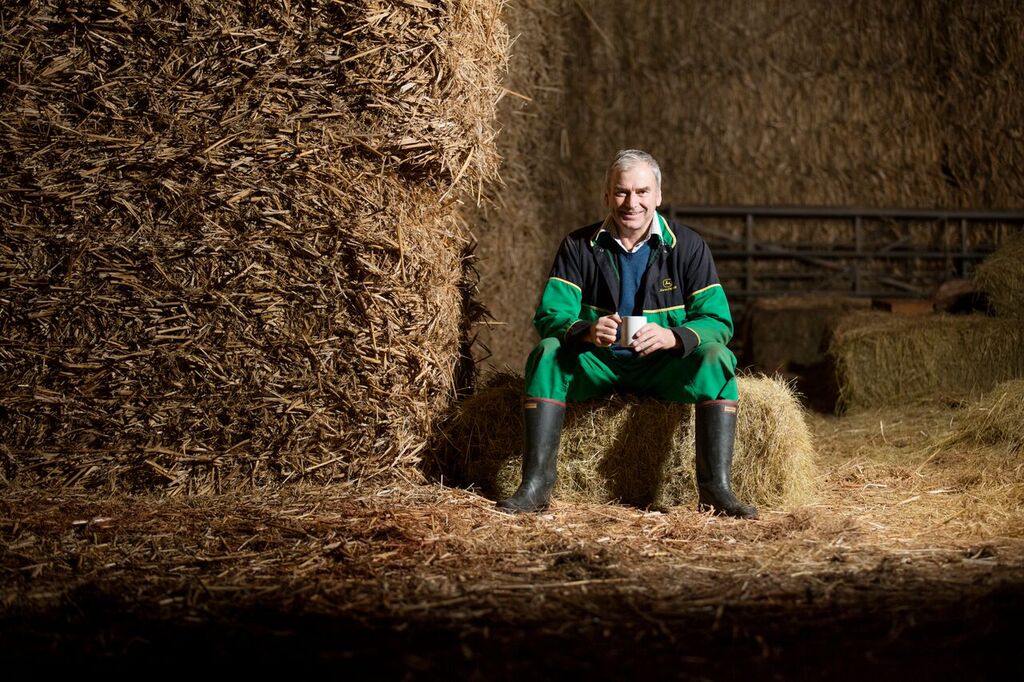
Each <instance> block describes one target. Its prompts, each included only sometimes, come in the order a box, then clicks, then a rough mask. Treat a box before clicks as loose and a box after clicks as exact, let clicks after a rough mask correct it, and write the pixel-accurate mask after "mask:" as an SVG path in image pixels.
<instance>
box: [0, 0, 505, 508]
mask: <svg viewBox="0 0 1024 682" xmlns="http://www.w3.org/2000/svg"><path fill="white" fill-rule="evenodd" d="M2 31H3V41H0V61H2V63H3V64H5V66H6V67H7V69H6V71H7V73H8V74H17V79H16V80H17V83H16V84H11V85H10V87H4V88H2V89H0V146H2V147H3V149H4V154H3V157H2V160H0V221H2V223H3V225H4V229H3V231H2V233H0V283H2V285H0V286H2V287H3V289H4V292H5V293H4V295H3V296H2V300H0V366H2V367H3V372H2V373H0V442H3V444H4V446H5V448H6V452H7V454H8V457H9V459H10V467H9V468H10V469H11V470H12V471H14V472H15V473H16V474H17V475H20V476H22V477H23V479H24V480H31V481H39V480H41V481H43V482H44V483H49V482H55V483H56V484H57V485H68V484H77V485H87V486H98V485H103V486H108V487H111V488H128V489H131V488H137V487H141V488H162V489H170V490H171V491H173V492H206V491H211V490H220V489H223V488H225V487H231V486H234V485H240V484H276V483H280V482H285V481H299V480H305V481H316V482H326V481H331V482H342V481H344V482H366V481H370V480H383V481H386V480H388V479H391V478H394V477H395V476H398V475H402V476H406V477H408V476H410V475H416V474H417V473H418V471H419V470H418V468H417V466H416V465H417V463H418V458H419V453H420V452H421V451H422V450H423V449H424V447H425V445H426V443H427V441H428V439H429V437H430V435H431V434H432V430H433V427H432V422H433V420H434V418H435V417H436V415H437V414H439V413H443V412H444V411H445V410H446V409H447V408H448V407H449V405H450V404H451V403H452V402H453V401H454V399H455V395H456V391H457V389H458V388H459V387H460V386H465V385H466V384H467V383H468V381H467V377H468V372H467V371H466V370H467V366H466V364H465V363H464V362H462V360H463V359H464V358H465V357H466V356H467V355H468V352H467V351H466V345H467V343H468V339H469V336H468V330H469V328H470V323H471V320H472V317H473V312H474V311H475V310H476V309H475V307H474V305H473V302H472V298H471V295H472V273H471V271H470V265H469V262H470V259H471V255H472V254H471V244H472V240H471V238H470V235H469V233H468V230H467V228H466V225H465V223H464V222H463V221H462V220H461V219H460V217H459V215H458V209H459V204H460V202H461V197H464V196H465V194H466V192H467V191H472V190H475V189H476V187H477V185H478V183H480V182H482V181H485V180H487V179H489V178H492V177H493V176H494V174H495V171H496V167H497V163H498V158H497V154H496V152H495V149H494V144H493V138H494V135H495V130H494V118H495V114H494V106H495V102H496V101H497V100H498V99H499V94H500V86H499V85H498V79H499V76H500V71H501V68H502V66H503V63H504V58H505V54H506V51H507V47H508V44H507V43H508V38H507V34H506V32H505V29H504V26H503V24H502V23H501V21H500V3H497V2H490V1H489V0H452V1H450V2H437V3H419V2H410V3H381V2H378V1H377V0H352V1H351V2H344V3H337V2H334V3H320V2H312V3H252V2H241V1H239V0H226V1H224V2H209V1H208V0H180V1H178V2H167V3H95V2H86V1H84V0H82V1H80V0H71V1H70V2H63V1H62V2H56V0H34V1H32V2H24V3H17V6H13V5H12V6H11V7H10V8H9V9H8V8H6V7H5V10H4V21H3V29H2ZM12 83H13V82H12Z"/></svg>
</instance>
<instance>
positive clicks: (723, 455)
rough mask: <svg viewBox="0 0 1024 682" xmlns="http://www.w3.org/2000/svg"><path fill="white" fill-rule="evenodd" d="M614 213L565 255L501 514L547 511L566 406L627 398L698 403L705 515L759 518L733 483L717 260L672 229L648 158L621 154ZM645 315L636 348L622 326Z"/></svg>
mask: <svg viewBox="0 0 1024 682" xmlns="http://www.w3.org/2000/svg"><path fill="white" fill-rule="evenodd" d="M605 200H606V202H607V205H608V210H609V215H608V217H607V218H606V219H605V220H604V221H603V222H601V223H595V224H594V225H590V226H587V227H584V228H581V229H579V230H576V231H575V232H572V233H571V234H569V236H568V237H566V238H565V239H564V240H563V241H562V245H561V247H560V248H559V250H558V255H557V256H556V257H555V262H554V265H553V266H552V269H551V276H550V278H549V279H548V281H547V284H546V285H545V287H544V291H543V293H542V295H541V301H540V305H539V306H538V308H537V313H536V315H535V316H534V325H535V326H536V328H537V331H539V332H540V336H541V341H540V343H539V344H538V345H537V346H536V348H534V350H533V352H532V353H531V354H530V357H529V359H528V360H527V362H526V377H525V379H526V397H525V400H524V404H523V408H524V409H523V413H524V420H525V427H526V432H525V439H524V441H525V442H524V452H523V480H522V483H521V484H520V486H519V489H518V490H517V491H516V493H515V495H513V496H512V497H510V498H508V499H506V500H501V501H499V502H498V504H497V506H498V508H499V509H501V510H503V511H507V512H510V513H518V512H537V511H543V510H544V509H547V507H548V503H549V502H550V499H551V488H552V486H553V485H554V483H555V475H556V473H557V467H556V463H557V459H558V445H559V440H560V437H561V431H562V421H563V418H564V416H565V405H566V402H567V401H574V402H575V401H582V400H589V399H593V398H597V397H599V396H602V395H605V394H607V393H609V392H611V391H613V390H615V389H617V388H624V389H629V390H632V391H636V392H640V393H646V394H649V395H653V396H655V397H657V398H660V399H662V400H667V401H671V402H678V403H691V404H696V407H695V411H696V434H695V437H696V465H697V466H696V469H697V487H698V493H699V505H698V508H699V509H700V510H702V511H711V512H713V513H716V514H726V515H729V516H737V517H742V518H757V510H756V509H754V507H751V506H749V505H746V504H743V503H742V502H740V501H739V500H737V499H736V497H735V496H734V495H733V492H732V488H731V485H730V478H731V468H732V451H733V442H734V439H735V433H736V409H737V401H738V398H739V396H738V394H737V390H736V377H735V371H736V358H735V356H733V354H732V352H731V351H729V349H728V348H726V343H728V341H729V339H730V338H732V332H733V325H732V317H731V315H730V313H729V304H728V301H726V298H725V293H724V291H723V290H722V286H721V284H719V281H718V273H717V272H716V270H715V265H714V261H713V260H712V258H711V252H710V250H709V249H708V247H707V244H705V243H704V240H703V239H701V237H700V236H699V235H698V234H697V233H696V232H694V231H693V230H690V229H689V228H686V227H682V226H680V225H676V224H670V223H668V222H667V221H666V220H665V219H664V218H663V217H662V216H660V215H659V214H658V213H657V212H656V210H655V209H656V208H657V207H658V206H659V205H660V204H661V169H660V168H659V166H658V163H657V162H656V161H655V160H654V158H652V157H651V156H650V155H649V154H647V153H645V152H642V151H639V150H635V149H628V150H624V151H620V152H619V153H618V154H617V156H616V157H615V160H614V161H613V162H612V164H611V166H610V167H609V168H608V173H607V176H606V178H605ZM627 315H643V316H646V318H647V320H648V322H647V324H645V325H643V326H642V327H640V329H639V331H637V332H636V334H635V335H634V336H633V338H632V339H631V341H632V347H626V346H627V345H628V344H629V342H630V340H626V339H622V340H619V328H620V325H621V324H622V318H623V317H625V316H627Z"/></svg>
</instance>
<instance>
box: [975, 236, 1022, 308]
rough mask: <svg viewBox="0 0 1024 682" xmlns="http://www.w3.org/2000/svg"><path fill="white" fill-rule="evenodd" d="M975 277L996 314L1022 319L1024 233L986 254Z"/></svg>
mask: <svg viewBox="0 0 1024 682" xmlns="http://www.w3.org/2000/svg"><path fill="white" fill-rule="evenodd" d="M974 278H975V280H976V281H977V282H978V286H980V287H981V290H982V291H984V292H985V295H986V296H988V300H989V302H990V303H991V304H992V308H993V309H994V310H995V312H996V314H997V315H999V316H1002V317H1014V318H1017V319H1019V320H1020V319H1024V233H1019V234H1015V235H1013V236H1012V237H1010V238H1009V239H1007V240H1006V242H1005V243H1004V244H1003V245H1002V246H1001V247H999V249H998V250H997V251H996V252H995V253H993V254H991V255H990V256H988V257H987V258H985V260H984V261H982V262H981V264H980V265H979V266H978V269H977V271H976V272H975V273H974Z"/></svg>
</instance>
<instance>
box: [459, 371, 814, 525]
mask: <svg viewBox="0 0 1024 682" xmlns="http://www.w3.org/2000/svg"><path fill="white" fill-rule="evenodd" d="M739 391H740V410H739V418H738V424H737V434H736V449H735V459H734V467H733V487H734V489H735V491H736V494H737V495H738V496H739V497H740V498H741V499H743V500H745V501H748V502H752V503H754V504H757V505H759V506H761V507H764V508H766V509H788V508H792V507H795V506H798V505H801V504H804V503H807V502H809V501H810V500H811V499H812V498H813V497H814V479H815V475H816V467H815V463H814V448H813V446H812V443H811V437H810V432H809V430H808V428H807V424H806V422H805V421H804V413H803V408H802V407H801V406H800V404H799V402H798V401H797V399H796V396H795V395H794V394H793V392H792V391H791V390H790V389H789V387H788V386H787V385H786V384H785V383H784V382H782V381H780V380H778V379H773V378H768V377H741V378H740V379H739ZM522 392H523V381H522V377H520V376H517V375H514V374H511V373H501V374H495V375H493V376H492V377H490V379H489V380H488V381H487V382H486V386H484V387H483V388H481V389H480V390H478V391H477V392H476V394H474V395H473V396H472V397H471V398H469V399H467V400H466V401H464V402H463V403H462V405H461V407H460V409H459V411H458V413H457V414H456V415H455V416H454V417H453V419H452V420H451V421H450V422H449V423H447V424H446V425H445V426H444V427H443V428H442V431H443V432H444V434H445V438H446V440H447V453H446V461H445V463H444V464H445V468H446V470H447V471H448V474H449V477H452V478H454V479H455V480H456V481H457V482H459V483H461V484H472V485H477V486H479V487H480V489H481V491H482V492H483V493H484V494H485V495H488V496H490V497H493V498H495V499H498V498H503V497H507V496H509V495H511V494H512V493H514V492H515V490H516V487H517V486H518V485H519V481H520V478H521V466H522V442H523V421H522V407H521V405H522V402H521V401H522ZM693 448H694V438H693V408H692V407H691V406H689V405H677V404H670V403H665V402H661V401H658V400H653V399H650V398H624V397H619V396H613V397H611V398H609V399H607V400H599V401H591V402H587V403H579V404H571V405H569V408H568V411H567V414H566V421H565V426H564V428H563V430H562V440H561V447H560V451H559V460H558V481H557V482H556V484H555V489H554V493H553V494H554V497H555V499H557V500H562V501H566V502H599V503H600V502H623V503H626V504H632V505H637V506H640V507H654V508H667V507H670V506H674V505H685V506H694V505H696V502H697V493H696V483H695V479H694V462H693V460H694V449H693Z"/></svg>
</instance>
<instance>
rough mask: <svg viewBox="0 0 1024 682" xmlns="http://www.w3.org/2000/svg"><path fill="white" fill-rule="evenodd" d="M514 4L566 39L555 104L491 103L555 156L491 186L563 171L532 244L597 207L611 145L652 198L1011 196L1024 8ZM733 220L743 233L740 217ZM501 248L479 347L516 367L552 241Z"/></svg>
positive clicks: (1021, 129)
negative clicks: (498, 332) (630, 156)
mask: <svg viewBox="0 0 1024 682" xmlns="http://www.w3.org/2000/svg"><path fill="white" fill-rule="evenodd" d="M526 4H529V5H530V7H531V10H530V11H531V12H532V14H531V17H534V16H535V17H538V18H542V19H544V23H543V24H542V26H541V27H542V28H543V29H544V36H545V40H550V41H551V42H552V43H555V44H563V43H564V41H565V40H566V39H565V38H564V36H566V35H567V36H570V37H571V43H569V44H571V45H572V46H573V49H572V50H571V51H568V52H567V53H566V57H565V59H564V60H561V61H560V62H558V64H557V65H556V66H561V67H562V69H563V73H562V80H561V84H560V85H557V86H555V87H558V88H559V92H558V93H557V95H558V96H557V97H556V96H554V95H552V96H551V97H546V98H538V99H534V100H533V101H531V102H521V101H519V102H516V103H517V104H519V105H521V107H520V109H512V108H508V109H504V110H503V112H502V114H501V115H502V123H503V125H504V126H505V128H506V131H507V135H508V136H507V137H506V139H505V140H504V141H503V143H502V144H503V149H504V150H506V151H505V152H504V153H505V155H506V156H507V157H509V158H511V157H512V155H513V150H521V151H522V152H523V153H524V154H529V153H530V152H531V151H532V150H535V149H537V147H536V146H535V144H534V143H535V141H536V140H538V139H542V140H544V141H545V143H546V144H547V147H545V148H544V149H550V148H551V146H552V145H553V142H554V133H555V132H556V131H559V130H560V131H561V135H560V144H559V146H558V156H557V160H556V157H554V156H551V157H549V160H550V165H548V166H545V165H535V166H533V167H534V168H538V169H541V170H543V172H540V173H537V174H534V175H532V176H531V175H526V176H521V177H518V178H515V179H514V180H513V181H510V182H509V183H508V184H507V186H506V187H505V188H504V190H503V191H504V198H505V200H506V201H507V202H508V203H509V204H510V205H513V206H514V205H520V204H521V205H529V204H531V203H533V202H534V201H535V200H537V199H538V198H540V197H545V198H546V197H547V196H548V195H547V194H545V192H546V191H547V188H550V187H551V186H552V183H554V182H556V181H557V182H558V185H557V187H558V191H559V193H560V197H559V200H558V201H557V202H556V203H554V204H545V211H544V212H543V214H542V218H543V223H542V225H543V229H544V230H545V235H544V237H543V238H544V240H545V241H546V240H547V239H549V236H548V235H547V232H548V231H552V232H557V233H558V234H559V235H564V234H565V233H566V232H568V231H569V230H570V229H572V228H573V227H576V226H579V225H583V224H586V223H587V222H589V221H594V220H597V219H599V218H601V217H602V214H603V208H602V206H601V198H600V194H601V191H602V189H603V188H602V187H601V184H602V180H603V172H604V169H605V166H606V165H607V163H608V161H609V160H610V159H611V157H612V155H613V154H614V152H615V150H617V149H619V148H623V147H641V148H644V149H647V150H648V151H650V152H651V153H653V154H654V155H655V157H657V158H658V159H659V160H660V161H661V162H662V165H663V169H664V173H665V186H664V199H665V201H666V202H667V203H674V204H769V205H833V206H848V205H862V206H869V207H888V206H894V207H923V208H932V207H939V208H1013V207H1016V206H1018V205H1019V202H1020V197H1021V194H1022V192H1021V188H1022V186H1024V94H1022V92H1021V83H1024V5H1021V3H1019V2H1016V0H991V1H989V2H985V3H961V4H957V5H956V6H953V5H951V4H950V3H948V2H945V1H943V0H926V1H925V2H915V3H892V2H885V1H883V0H868V1H866V2H857V3H823V2H819V1H818V0H796V1H793V2H786V3H778V2H774V1H772V0H753V1H751V2H738V3H708V2H700V1H699V0H682V1H680V2H658V1H656V0H637V1H636V2H630V3H629V4H628V9H624V7H623V3H621V2H619V1H617V0H592V1H589V2H565V1H564V0H547V1H546V2H532V3H526ZM543 7H548V8H550V13H549V15H548V16H547V17H545V16H544V12H543V9H542V8H543ZM518 14H519V16H522V15H523V14H524V13H522V12H519V13H518ZM510 21H511V19H510ZM531 30H532V29H531ZM531 38H532V36H531ZM516 47H517V54H515V56H514V61H513V62H512V63H513V66H515V65H517V64H524V63H525V64H528V65H530V67H531V68H532V67H533V65H534V63H535V61H540V60H541V59H542V57H537V58H536V59H535V58H531V57H530V56H524V55H523V54H521V52H522V51H524V50H531V49H534V50H538V52H537V54H538V55H542V54H545V53H542V52H540V51H539V50H540V49H541V48H540V46H538V44H537V42H535V41H534V40H532V39H531V40H520V42H518V43H517V44H516ZM549 68H550V67H549ZM545 75H546V80H550V81H553V82H556V81H557V79H556V74H553V73H551V72H550V71H545ZM516 77H517V72H516V71H513V73H512V78H516ZM546 92H547V91H545V93H546ZM529 94H530V95H531V96H533V94H534V91H531V92H530V93H529ZM526 115H530V117H529V118H526V117H525V116H526ZM513 117H515V118H514V120H513ZM530 122H532V123H533V126H532V127H531V126H529V125H521V124H523V123H530ZM512 123H515V124H516V125H511V124H512ZM556 179H557V180H556ZM517 223H518V221H517V219H516V218H515V217H513V216H509V219H508V220H505V221H495V222H493V223H486V224H484V225H482V228H483V230H482V231H480V232H479V233H478V234H479V236H480V240H481V244H482V245H487V244H488V243H489V242H490V240H501V239H504V238H505V237H506V236H507V234H508V233H507V230H508V229H510V228H511V227H512V226H513V225H515V226H516V227H518V225H517ZM708 223H709V224H713V223H712V221H708ZM719 226H720V227H722V226H723V225H719ZM733 227H735V229H736V230H737V236H738V231H739V230H740V229H741V228H740V227H739V226H736V225H733ZM765 228H766V229H765V230H764V232H761V231H760V230H761V228H759V236H762V237H764V238H765V239H767V240H770V241H775V242H786V243H793V242H802V243H808V244H811V243H813V244H815V245H816V246H817V247H818V248H830V246H831V245H834V244H843V243H846V244H850V243H852V240H853V236H852V227H851V225H850V224H849V222H846V223H834V222H828V223H826V222H822V223H821V224H809V223H807V222H800V223H796V222H793V223H790V222H785V221H778V222H772V223H770V224H768V225H766V226H765ZM872 229H875V228H872ZM1005 229H1006V228H1005V226H1000V225H994V226H991V227H986V228H985V229H980V230H977V231H972V233H971V235H970V238H971V240H972V243H974V242H975V241H976V242H977V243H982V242H984V243H986V244H991V243H995V242H997V241H998V240H999V237H1000V236H1001V235H1003V234H1005ZM869 239H877V240H879V241H890V242H895V241H897V240H904V241H902V242H901V243H903V244H913V245H919V246H921V247H924V248H929V249H937V250H941V249H945V248H950V249H955V248H956V246H957V245H956V239H957V234H956V232H955V230H949V231H947V232H944V233H943V232H940V231H936V230H935V229H934V228H933V226H929V225H922V226H910V227H908V226H907V225H903V224H893V225H888V224H887V225H881V226H878V227H877V234H872V235H871V236H870V237H869ZM556 241H557V239H556ZM485 248H486V247H485ZM515 250H516V253H517V258H521V259H522V260H521V261H520V262H517V263H516V269H515V271H514V272H512V273H511V274H513V275H514V278H513V279H512V280H509V278H508V275H509V273H510V272H511V271H509V270H508V267H507V265H506V263H505V262H504V261H503V260H502V259H498V260H490V259H487V260H485V261H484V262H483V263H482V264H481V276H482V282H483V285H484V287H483V288H484V291H485V297H484V302H485V303H486V304H487V305H488V307H489V308H490V310H491V311H492V313H493V314H494V316H495V317H496V318H497V319H498V320H499V321H502V322H505V323H507V325H508V326H507V328H506V329H503V330H502V333H503V334H504V338H505V342H504V343H503V344H502V345H501V346H500V347H498V346H497V344H496V351H495V358H494V360H495V362H496V363H497V364H501V363H503V362H509V363H512V364H514V365H516V366H519V365H521V363H522V361H523V359H524V358H525V356H526V354H527V352H528V350H529V348H530V347H531V346H532V345H533V344H534V343H535V342H536V337H535V335H534V334H533V332H532V330H531V329H530V328H529V325H528V321H529V313H530V311H531V308H532V306H533V305H534V304H535V303H536V292H535V291H534V290H533V287H536V288H539V283H537V280H536V279H535V275H533V274H532V273H534V272H541V273H546V272H547V269H548V268H549V266H550V262H551V257H552V255H553V250H554V247H553V246H552V247H551V248H550V249H534V248H533V247H532V245H530V244H524V245H522V248H517V249H515ZM532 254H535V255H532ZM489 255H490V252H488V256H489ZM502 256H503V257H504V256H507V254H506V253H505V252H502ZM528 259H529V262H527V260H528ZM771 265H772V266H774V267H779V268H785V267H792V264H791V263H782V262H780V263H773V264H771ZM919 265H921V266H922V267H924V266H928V267H931V265H936V266H937V267H938V268H939V269H941V268H947V269H948V267H949V266H948V264H946V263H944V262H942V261H933V262H931V263H927V264H919ZM520 273H521V274H520ZM934 274H935V279H941V275H943V274H948V273H943V272H935V273H934ZM935 279H933V280H932V282H931V283H934V281H935ZM524 292H525V293H524ZM499 348H500V349H507V351H503V352H499V350H498V349H499Z"/></svg>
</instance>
